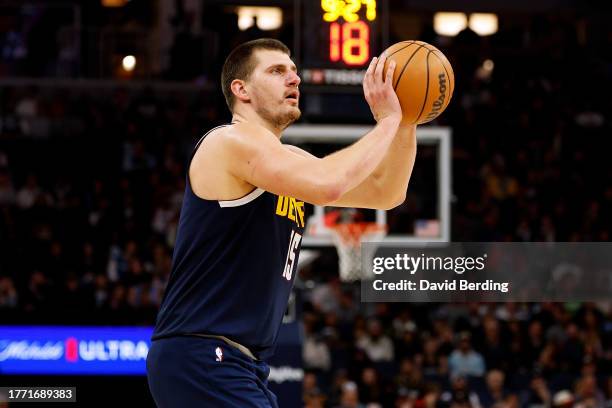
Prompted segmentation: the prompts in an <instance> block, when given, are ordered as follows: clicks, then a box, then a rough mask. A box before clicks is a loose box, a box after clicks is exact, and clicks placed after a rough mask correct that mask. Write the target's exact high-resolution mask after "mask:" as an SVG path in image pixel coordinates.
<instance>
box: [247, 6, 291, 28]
mask: <svg viewBox="0 0 612 408" xmlns="http://www.w3.org/2000/svg"><path fill="white" fill-rule="evenodd" d="M237 12H238V28H240V30H242V31H244V30H246V29H247V28H250V27H252V26H253V17H256V18H257V27H258V28H259V29H260V30H276V29H277V28H279V27H280V26H281V25H282V23H283V11H282V9H281V8H280V7H246V6H240V7H238V8H237Z"/></svg>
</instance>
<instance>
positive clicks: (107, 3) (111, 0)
mask: <svg viewBox="0 0 612 408" xmlns="http://www.w3.org/2000/svg"><path fill="white" fill-rule="evenodd" d="M127 2H128V0H102V5H103V6H104V7H123V6H125V5H126V3H127Z"/></svg>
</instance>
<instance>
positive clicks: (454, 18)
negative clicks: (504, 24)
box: [434, 12, 498, 37]
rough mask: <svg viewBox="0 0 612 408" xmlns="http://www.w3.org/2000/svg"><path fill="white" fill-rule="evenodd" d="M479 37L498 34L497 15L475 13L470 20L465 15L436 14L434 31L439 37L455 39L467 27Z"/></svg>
mask: <svg viewBox="0 0 612 408" xmlns="http://www.w3.org/2000/svg"><path fill="white" fill-rule="evenodd" d="M468 26H469V27H470V30H472V31H473V32H475V33H476V34H478V35H479V36H481V37H483V36H487V35H492V34H495V33H496V32H497V28H498V20H497V15H496V14H492V13H473V14H470V17H469V20H468V17H467V16H466V15H465V14H464V13H450V12H440V13H436V14H434V30H435V31H436V33H437V34H438V35H445V36H449V37H454V36H456V35H457V34H459V32H461V31H462V30H464V29H465V28H466V27H468Z"/></svg>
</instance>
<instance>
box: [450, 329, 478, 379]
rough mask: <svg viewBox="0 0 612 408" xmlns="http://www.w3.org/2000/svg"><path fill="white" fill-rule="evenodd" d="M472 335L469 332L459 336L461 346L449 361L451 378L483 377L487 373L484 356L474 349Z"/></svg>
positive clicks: (459, 345)
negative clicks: (464, 376)
mask: <svg viewBox="0 0 612 408" xmlns="http://www.w3.org/2000/svg"><path fill="white" fill-rule="evenodd" d="M470 342H471V335H470V333H468V332H462V333H460V334H459V344H458V347H457V349H456V350H454V351H453V352H452V353H451V355H450V357H449V359H448V365H449V368H450V373H451V376H453V377H456V376H460V375H469V376H475V377H482V376H483V375H484V372H485V363H484V360H483V358H482V355H481V354H480V353H478V352H477V351H475V350H473V349H472V346H471V343H470Z"/></svg>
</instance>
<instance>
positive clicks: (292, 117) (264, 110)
mask: <svg viewBox="0 0 612 408" xmlns="http://www.w3.org/2000/svg"><path fill="white" fill-rule="evenodd" d="M257 114H258V115H259V116H260V117H261V118H262V119H263V120H265V121H266V122H268V123H270V124H271V125H272V126H274V127H275V128H277V129H280V130H284V129H286V128H287V127H289V125H291V124H292V123H293V122H295V121H296V120H298V119H299V118H300V116H301V115H302V112H301V111H300V108H299V107H297V106H295V107H292V108H289V109H288V108H287V106H286V105H285V100H284V99H283V104H282V105H281V106H280V107H279V108H278V109H270V107H269V106H268V105H267V104H262V105H261V108H259V109H258V110H257Z"/></svg>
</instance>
